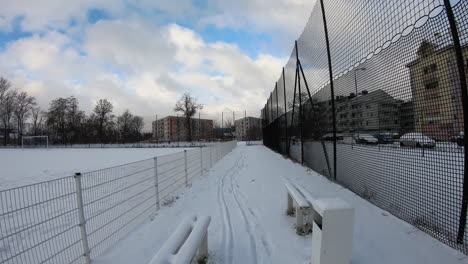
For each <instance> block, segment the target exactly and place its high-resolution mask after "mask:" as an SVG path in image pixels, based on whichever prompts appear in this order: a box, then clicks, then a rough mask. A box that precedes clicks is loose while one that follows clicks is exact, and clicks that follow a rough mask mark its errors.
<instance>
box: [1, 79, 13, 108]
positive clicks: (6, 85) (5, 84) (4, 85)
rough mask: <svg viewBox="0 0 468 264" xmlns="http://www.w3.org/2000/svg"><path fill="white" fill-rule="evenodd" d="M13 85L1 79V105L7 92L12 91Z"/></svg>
mask: <svg viewBox="0 0 468 264" xmlns="http://www.w3.org/2000/svg"><path fill="white" fill-rule="evenodd" d="M10 87H11V83H10V81H8V80H7V79H5V78H3V77H0V104H1V102H2V99H3V98H4V97H5V94H6V92H7V91H8V89H10Z"/></svg>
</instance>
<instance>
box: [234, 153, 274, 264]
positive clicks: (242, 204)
mask: <svg viewBox="0 0 468 264" xmlns="http://www.w3.org/2000/svg"><path fill="white" fill-rule="evenodd" d="M244 160H245V155H244V153H242V161H243V163H242V168H243V167H244V166H245V163H244ZM238 175H239V174H238V173H236V174H235V175H233V177H231V186H232V188H233V192H234V198H235V199H236V202H237V204H238V206H239V208H246V209H247V213H246V211H245V209H241V210H242V211H243V213H242V214H243V216H244V221H245V224H246V225H247V227H248V229H249V233H251V234H250V235H251V238H253V242H252V244H253V246H254V247H255V249H256V243H258V245H260V246H261V248H262V249H263V250H264V251H265V252H266V256H268V260H264V259H258V254H256V256H257V262H260V263H271V259H270V256H271V252H272V250H271V248H272V246H271V243H270V240H268V239H267V237H266V233H265V232H264V231H263V228H262V227H261V224H260V220H259V218H258V213H257V212H256V211H255V210H253V209H252V208H251V207H250V206H249V205H248V202H247V199H246V197H245V195H244V194H243V193H242V191H241V190H240V189H239V188H238V187H239V183H238V181H237V177H234V176H238ZM236 187H237V188H236ZM247 219H248V220H249V221H247ZM253 231H257V232H255V233H254V232H253ZM253 234H254V236H252V235H253ZM257 234H259V237H258V236H257ZM251 240H252V239H251ZM260 256H262V254H261V255H260Z"/></svg>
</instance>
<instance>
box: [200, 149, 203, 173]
mask: <svg viewBox="0 0 468 264" xmlns="http://www.w3.org/2000/svg"><path fill="white" fill-rule="evenodd" d="M200 176H203V148H202V147H200Z"/></svg>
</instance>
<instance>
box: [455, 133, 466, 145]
mask: <svg viewBox="0 0 468 264" xmlns="http://www.w3.org/2000/svg"><path fill="white" fill-rule="evenodd" d="M455 141H456V142H457V145H458V146H460V147H463V146H464V145H465V133H464V132H460V135H458V136H457V137H456V138H455Z"/></svg>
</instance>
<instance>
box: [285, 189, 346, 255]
mask: <svg viewBox="0 0 468 264" xmlns="http://www.w3.org/2000/svg"><path fill="white" fill-rule="evenodd" d="M286 189H287V190H288V213H291V212H292V210H293V203H292V200H294V201H296V204H297V207H296V210H298V208H299V211H300V212H301V214H300V215H299V216H300V220H297V226H298V229H297V230H296V232H297V233H298V234H304V233H305V232H307V231H308V230H304V228H305V227H306V226H310V227H311V230H312V262H311V263H312V264H349V263H350V262H351V255H352V240H353V226H354V208H353V207H351V206H350V205H349V204H348V203H346V202H345V201H343V200H341V199H339V198H322V199H317V198H316V197H313V195H311V194H310V193H309V192H308V191H307V190H305V189H304V188H302V187H301V186H298V185H294V184H286ZM297 217H298V213H297V211H296V218H297ZM305 217H306V219H307V220H306V223H305V224H304V222H303V219H304V218H305ZM299 227H300V228H301V229H299Z"/></svg>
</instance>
